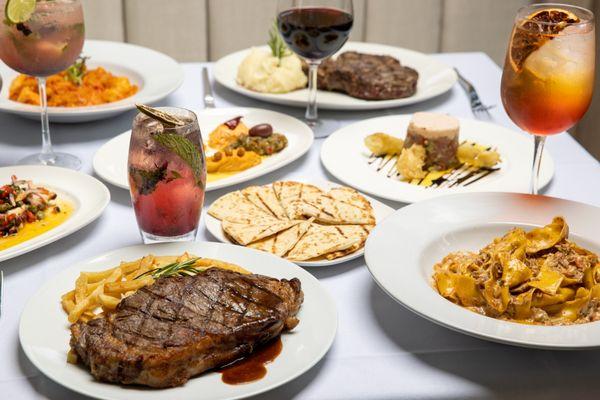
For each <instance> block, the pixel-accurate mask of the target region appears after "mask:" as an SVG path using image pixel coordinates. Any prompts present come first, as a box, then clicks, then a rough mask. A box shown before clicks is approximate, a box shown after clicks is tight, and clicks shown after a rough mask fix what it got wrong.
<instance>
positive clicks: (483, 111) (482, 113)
mask: <svg viewBox="0 0 600 400" xmlns="http://www.w3.org/2000/svg"><path fill="white" fill-rule="evenodd" d="M454 71H455V72H456V75H457V76H458V83H460V86H461V87H462V88H463V89H464V90H465V92H466V93H467V95H468V96H469V101H470V102H471V111H473V115H474V116H475V117H476V118H481V117H487V118H491V115H490V112H489V110H490V109H492V108H494V107H496V106H495V105H492V106H486V105H485V104H483V103H482V102H481V99H480V98H479V95H478V94H477V90H475V87H474V86H473V84H472V83H471V82H469V81H468V80H466V79H465V77H464V76H462V75H461V74H460V72H458V69H456V68H454Z"/></svg>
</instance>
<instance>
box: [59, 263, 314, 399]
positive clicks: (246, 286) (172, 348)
mask: <svg viewBox="0 0 600 400" xmlns="http://www.w3.org/2000/svg"><path fill="white" fill-rule="evenodd" d="M302 300H303V293H302V290H301V288H300V281H299V280H298V279H296V278H294V279H292V280H289V281H288V280H285V279H282V280H277V279H274V278H270V277H266V276H262V275H254V274H252V275H242V274H239V273H237V272H232V271H227V270H223V269H217V268H211V269H208V270H207V271H205V272H203V273H200V274H198V275H196V276H185V277H168V278H159V279H157V280H156V282H155V283H154V284H152V285H150V286H147V287H144V288H142V289H140V290H138V291H137V292H136V293H134V294H133V295H131V296H129V297H127V298H125V299H123V300H122V301H121V303H119V305H118V307H117V310H116V311H115V312H114V313H112V314H109V316H108V317H106V318H98V319H94V320H91V321H89V322H87V323H83V322H78V323H75V324H73V325H72V326H71V348H72V349H74V350H75V351H76V352H77V355H78V356H79V357H80V359H81V360H82V361H83V363H84V364H85V365H86V366H87V367H88V368H89V369H90V370H91V373H92V375H93V376H94V377H95V378H96V379H98V380H101V381H107V382H114V383H122V384H140V385H148V386H152V387H157V388H162V387H172V386H179V385H183V384H184V383H185V382H186V381H187V380H188V379H189V378H190V377H192V376H194V375H197V374H200V373H201V372H203V371H206V370H209V369H212V368H215V367H218V366H222V365H225V364H227V363H229V362H231V361H234V360H236V359H238V358H240V357H242V356H244V355H247V354H249V353H251V352H252V351H253V349H254V348H255V347H256V346H257V345H260V344H262V343H264V342H267V341H268V340H270V339H272V338H274V337H276V336H277V335H279V334H280V333H281V332H282V331H284V330H290V329H293V328H294V327H295V326H296V325H297V324H298V319H297V318H296V313H297V312H298V310H299V308H300V305H301V304H302Z"/></svg>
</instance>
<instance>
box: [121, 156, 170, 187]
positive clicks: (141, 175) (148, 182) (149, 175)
mask: <svg viewBox="0 0 600 400" xmlns="http://www.w3.org/2000/svg"><path fill="white" fill-rule="evenodd" d="M129 175H130V176H131V177H132V178H133V181H134V182H135V186H136V188H137V190H138V192H139V193H140V194H150V193H152V192H153V191H154V189H155V188H156V185H158V183H159V182H160V181H162V180H163V179H165V177H166V176H167V163H164V164H163V165H162V166H160V167H157V168H156V169H154V170H151V171H148V170H144V169H139V168H135V167H133V166H132V167H129Z"/></svg>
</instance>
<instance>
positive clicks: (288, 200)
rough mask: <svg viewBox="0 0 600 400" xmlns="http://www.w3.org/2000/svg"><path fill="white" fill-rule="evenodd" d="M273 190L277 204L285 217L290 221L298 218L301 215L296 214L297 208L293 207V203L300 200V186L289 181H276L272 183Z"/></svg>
mask: <svg viewBox="0 0 600 400" xmlns="http://www.w3.org/2000/svg"><path fill="white" fill-rule="evenodd" d="M273 190H274V191H275V195H276V196H277V199H278V200H279V204H281V207H282V208H283V209H284V210H285V213H286V216H287V217H288V218H290V219H296V218H299V217H300V216H301V215H299V214H297V207H296V206H294V203H295V202H296V201H298V200H300V193H301V192H302V184H301V183H298V182H291V181H286V182H282V181H278V182H274V183H273Z"/></svg>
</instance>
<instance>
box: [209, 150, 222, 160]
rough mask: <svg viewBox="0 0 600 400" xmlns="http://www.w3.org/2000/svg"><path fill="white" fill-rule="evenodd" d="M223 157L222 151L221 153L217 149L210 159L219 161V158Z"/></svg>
mask: <svg viewBox="0 0 600 400" xmlns="http://www.w3.org/2000/svg"><path fill="white" fill-rule="evenodd" d="M222 158H223V153H221V152H220V151H217V152H216V153H215V154H213V156H212V159H213V161H215V162H219V161H221V159H222Z"/></svg>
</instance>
